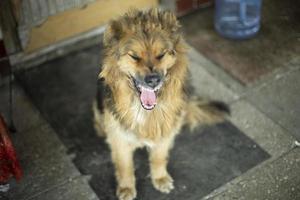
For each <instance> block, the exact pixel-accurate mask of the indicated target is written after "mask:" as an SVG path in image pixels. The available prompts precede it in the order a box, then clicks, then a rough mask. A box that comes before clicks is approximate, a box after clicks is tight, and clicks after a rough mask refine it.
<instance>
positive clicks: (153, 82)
mask: <svg viewBox="0 0 300 200" xmlns="http://www.w3.org/2000/svg"><path fill="white" fill-rule="evenodd" d="M160 81H161V78H160V75H159V74H157V73H155V74H149V75H147V76H145V83H146V84H147V85H148V86H150V87H152V88H155V87H156V86H158V84H159V83H160Z"/></svg>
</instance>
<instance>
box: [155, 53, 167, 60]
mask: <svg viewBox="0 0 300 200" xmlns="http://www.w3.org/2000/svg"><path fill="white" fill-rule="evenodd" d="M165 54H166V53H162V54H160V55H158V56H156V59H157V60H161V59H162V58H163V57H164V56H165Z"/></svg>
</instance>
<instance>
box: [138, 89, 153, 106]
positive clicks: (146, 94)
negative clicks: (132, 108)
mask: <svg viewBox="0 0 300 200" xmlns="http://www.w3.org/2000/svg"><path fill="white" fill-rule="evenodd" d="M140 99H141V102H142V104H143V105H144V106H147V107H153V106H154V105H155V104H156V95H155V92H154V91H151V90H147V89H145V88H143V87H142V88H141V96H140Z"/></svg>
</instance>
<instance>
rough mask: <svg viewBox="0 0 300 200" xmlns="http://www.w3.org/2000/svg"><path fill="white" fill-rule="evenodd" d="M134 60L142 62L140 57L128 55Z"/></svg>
mask: <svg viewBox="0 0 300 200" xmlns="http://www.w3.org/2000/svg"><path fill="white" fill-rule="evenodd" d="M128 55H129V56H130V57H131V58H132V59H133V60H135V61H140V60H141V58H140V57H138V56H135V55H131V54H128Z"/></svg>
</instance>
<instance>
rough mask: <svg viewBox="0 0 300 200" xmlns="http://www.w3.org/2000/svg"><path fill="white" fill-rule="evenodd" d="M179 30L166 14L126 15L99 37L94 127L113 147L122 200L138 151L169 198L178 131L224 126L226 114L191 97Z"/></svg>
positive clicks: (131, 190) (131, 191) (128, 195)
mask: <svg viewBox="0 0 300 200" xmlns="http://www.w3.org/2000/svg"><path fill="white" fill-rule="evenodd" d="M179 27H180V25H179V23H178V21H177V20H176V17H175V16H174V14H172V13H170V12H166V11H159V10H158V9H151V10H149V11H144V12H143V11H137V10H131V11H129V12H128V13H127V14H125V15H124V16H122V17H121V18H119V19H117V20H114V21H111V23H110V24H109V25H108V27H107V29H106V31H105V33H104V40H103V43H104V47H105V56H104V60H103V66H102V71H101V73H100V75H99V80H100V81H99V87H100V88H99V93H98V98H97V103H95V104H94V117H95V128H96V129H97V131H98V133H100V134H102V135H105V136H106V141H107V143H108V144H109V146H110V148H111V155H112V160H113V163H114V165H115V171H116V179H117V183H118V186H117V196H118V198H119V199H120V200H130V199H134V198H135V197H136V189H135V176H134V164H133V153H134V151H135V149H136V148H139V147H144V146H147V147H148V149H149V161H150V168H151V179H152V183H153V186H154V187H155V188H156V189H157V190H159V191H161V192H165V193H169V192H170V191H171V190H172V189H173V188H174V186H173V179H172V177H171V176H170V174H169V173H168V172H167V162H168V152H169V150H170V148H171V147H172V144H173V141H174V138H175V136H176V135H177V134H178V133H179V131H180V129H181V127H182V126H183V125H184V124H189V125H190V126H191V127H194V126H196V125H197V124H198V123H212V122H218V121H221V120H222V119H223V117H224V114H225V113H226V112H227V111H228V109H227V107H226V106H225V105H224V104H222V103H219V102H209V101H202V100H200V99H199V98H196V97H194V96H192V95H191V93H190V85H189V73H188V63H187V58H186V45H185V42H184V40H183V38H182V36H181V34H180V32H179Z"/></svg>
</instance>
